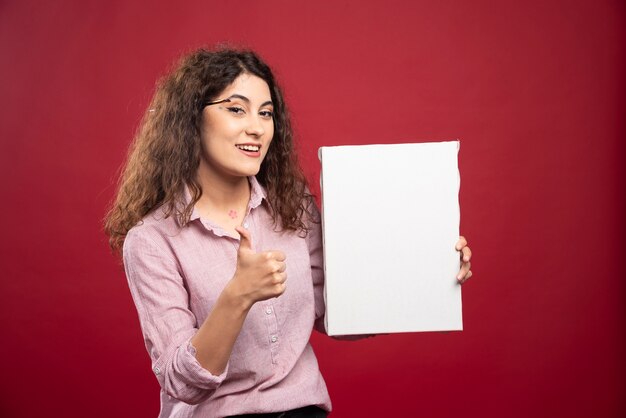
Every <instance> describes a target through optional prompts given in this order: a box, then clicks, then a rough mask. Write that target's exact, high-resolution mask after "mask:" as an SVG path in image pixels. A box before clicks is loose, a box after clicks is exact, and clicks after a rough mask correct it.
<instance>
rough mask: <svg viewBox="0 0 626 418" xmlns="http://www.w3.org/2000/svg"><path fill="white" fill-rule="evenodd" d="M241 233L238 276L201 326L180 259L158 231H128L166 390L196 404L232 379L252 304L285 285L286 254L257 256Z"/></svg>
mask: <svg viewBox="0 0 626 418" xmlns="http://www.w3.org/2000/svg"><path fill="white" fill-rule="evenodd" d="M240 233H241V234H242V243H241V245H240V248H239V252H238V258H237V270H236V272H235V275H234V277H233V278H232V279H231V280H230V282H229V283H228V284H227V285H226V287H225V288H224V290H223V291H222V293H221V294H220V296H219V297H218V301H217V302H216V304H215V306H214V307H213V309H212V311H211V313H210V314H209V316H208V317H207V319H206V320H205V321H204V323H203V324H202V326H201V327H200V329H198V328H197V325H196V324H197V319H196V317H195V315H194V314H193V313H192V312H191V311H190V309H189V305H188V304H189V298H190V295H189V294H188V292H187V289H186V287H185V284H184V281H183V278H182V277H181V275H180V273H179V271H178V265H177V262H176V261H175V259H174V257H173V255H172V254H171V253H169V252H168V251H166V250H164V249H165V248H167V247H166V246H165V245H163V243H160V236H159V234H158V233H157V232H155V231H153V230H151V229H150V228H148V227H139V228H137V229H132V230H131V231H129V233H128V235H127V237H126V240H125V242H124V250H123V256H124V267H125V269H126V276H127V278H128V284H129V287H130V291H131V294H132V296H133V300H134V302H135V306H136V307H137V312H138V314H139V320H140V323H141V328H142V332H143V335H144V340H145V343H146V348H147V350H148V353H149V354H150V357H151V359H152V370H153V372H154V374H155V375H156V377H157V380H158V381H159V384H160V385H161V387H162V388H163V390H164V391H165V392H166V393H168V394H169V395H170V396H172V397H174V398H176V399H179V400H181V401H183V402H186V403H189V404H197V403H199V402H202V401H203V400H205V399H206V398H208V397H209V396H211V395H212V394H213V392H214V391H215V390H216V389H217V388H218V387H219V385H220V384H221V383H222V381H223V380H224V379H225V377H226V374H227V370H228V359H229V358H230V355H231V352H232V348H233V345H234V342H235V340H236V339H237V336H238V335H239V333H240V331H241V328H242V326H243V321H244V320H245V317H246V315H247V312H248V311H249V309H250V307H252V305H253V304H254V303H255V302H256V301H258V300H263V299H268V298H271V297H275V296H278V295H280V294H282V292H284V289H285V284H284V282H285V279H286V275H285V273H284V271H285V263H284V258H285V256H284V254H282V253H281V252H279V251H270V252H263V253H258V254H256V253H254V252H253V251H252V249H251V244H250V236H249V234H248V233H247V232H246V231H243V232H240ZM159 243H160V244H159Z"/></svg>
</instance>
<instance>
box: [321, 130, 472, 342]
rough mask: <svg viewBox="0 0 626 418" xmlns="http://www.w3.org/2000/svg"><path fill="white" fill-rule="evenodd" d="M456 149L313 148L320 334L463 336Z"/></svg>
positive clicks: (433, 145)
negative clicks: (317, 181)
mask: <svg viewBox="0 0 626 418" xmlns="http://www.w3.org/2000/svg"><path fill="white" fill-rule="evenodd" d="M459 145H460V143H459V141H448V142H430V143H415V144H389V145H359V146H336V147H322V148H320V152H319V156H320V161H321V163H322V174H321V186H322V227H323V235H324V262H325V273H326V284H325V299H326V330H327V332H328V334H329V335H354V334H370V333H371V334H377V333H395V332H415V331H443V330H462V329H463V320H462V309H461V308H462V307H461V286H460V285H459V284H458V282H457V280H456V275H457V274H458V271H459V252H457V251H456V250H455V248H454V247H455V244H456V242H457V241H458V238H459V222H460V209H459V199H458V195H459V186H460V175H459V170H458V150H459Z"/></svg>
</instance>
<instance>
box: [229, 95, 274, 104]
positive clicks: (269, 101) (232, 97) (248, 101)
mask: <svg viewBox="0 0 626 418" xmlns="http://www.w3.org/2000/svg"><path fill="white" fill-rule="evenodd" d="M228 99H241V100H243V101H244V102H246V103H248V104H249V103H250V99H248V98H247V97H246V96H242V95H241V94H232V95H231V96H230V97H228ZM266 105H271V106H274V103H272V101H271V100H268V101H266V102H263V103H261V106H260V107H263V106H266Z"/></svg>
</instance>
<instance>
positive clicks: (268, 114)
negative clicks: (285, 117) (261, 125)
mask: <svg viewBox="0 0 626 418" xmlns="http://www.w3.org/2000/svg"><path fill="white" fill-rule="evenodd" d="M259 113H260V115H261V116H263V117H264V118H271V117H273V116H274V112H272V111H271V110H263V111H261V112H259Z"/></svg>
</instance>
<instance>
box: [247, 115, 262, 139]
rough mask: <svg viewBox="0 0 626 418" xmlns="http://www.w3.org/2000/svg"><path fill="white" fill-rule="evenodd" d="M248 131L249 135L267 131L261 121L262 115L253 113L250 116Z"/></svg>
mask: <svg viewBox="0 0 626 418" xmlns="http://www.w3.org/2000/svg"><path fill="white" fill-rule="evenodd" d="M246 133H247V134H248V135H254V136H259V137H260V136H261V135H263V134H264V133H265V128H263V123H262V121H261V118H260V116H258V115H251V116H250V117H249V118H248V126H247V128H246Z"/></svg>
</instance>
